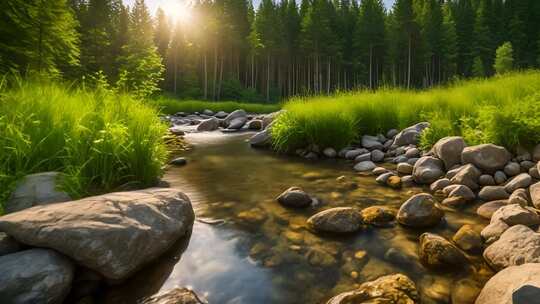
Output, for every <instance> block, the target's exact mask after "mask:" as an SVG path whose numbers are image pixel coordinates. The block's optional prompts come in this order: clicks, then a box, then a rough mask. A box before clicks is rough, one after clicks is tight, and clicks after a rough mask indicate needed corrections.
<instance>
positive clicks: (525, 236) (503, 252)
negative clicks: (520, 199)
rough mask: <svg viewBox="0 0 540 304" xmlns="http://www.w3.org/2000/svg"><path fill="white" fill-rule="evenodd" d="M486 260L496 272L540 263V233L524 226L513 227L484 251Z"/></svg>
mask: <svg viewBox="0 0 540 304" xmlns="http://www.w3.org/2000/svg"><path fill="white" fill-rule="evenodd" d="M484 259H485V260H486V261H487V262H488V263H489V264H490V265H491V267H493V268H494V269H495V270H501V269H504V268H506V267H509V266H515V265H521V264H525V263H540V233H536V232H535V231H534V230H532V229H531V228H529V227H527V226H524V225H516V226H512V227H510V228H508V229H507V230H506V231H505V232H503V234H502V235H501V237H500V238H499V239H498V240H497V241H495V242H494V243H493V244H491V245H489V246H488V247H487V248H486V250H484Z"/></svg>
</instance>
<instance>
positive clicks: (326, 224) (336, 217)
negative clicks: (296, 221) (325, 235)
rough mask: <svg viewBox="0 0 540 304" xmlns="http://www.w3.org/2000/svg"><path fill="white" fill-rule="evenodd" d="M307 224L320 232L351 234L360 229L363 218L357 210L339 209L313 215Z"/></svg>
mask: <svg viewBox="0 0 540 304" xmlns="http://www.w3.org/2000/svg"><path fill="white" fill-rule="evenodd" d="M307 223H308V226H309V227H310V228H311V229H313V230H315V231H318V232H332V233H349V232H355V231H357V230H359V229H360V227H361V226H362V216H361V214H360V212H358V210H356V209H355V208H350V207H337V208H331V209H327V210H324V211H321V212H319V213H317V214H315V215H313V216H312V217H310V218H309V219H308V221H307Z"/></svg>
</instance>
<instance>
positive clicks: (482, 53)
mask: <svg viewBox="0 0 540 304" xmlns="http://www.w3.org/2000/svg"><path fill="white" fill-rule="evenodd" d="M492 19H493V15H492V7H491V0H480V3H479V6H478V9H477V10H476V21H475V25H474V35H475V37H476V38H475V41H474V42H475V50H474V53H475V54H476V57H475V62H474V64H478V63H477V62H476V60H480V62H481V63H482V65H483V67H482V69H481V71H482V75H478V73H474V71H473V75H474V76H477V77H478V76H484V72H488V73H489V74H491V67H492V66H493V60H494V57H495V45H494V43H493V37H492V33H491V31H490V28H489V26H490V22H491V20H492ZM476 70H477V72H478V69H476Z"/></svg>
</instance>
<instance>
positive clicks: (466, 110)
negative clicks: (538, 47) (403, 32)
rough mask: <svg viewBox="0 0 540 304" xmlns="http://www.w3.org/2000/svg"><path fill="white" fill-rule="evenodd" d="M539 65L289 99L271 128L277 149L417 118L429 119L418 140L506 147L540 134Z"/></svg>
mask: <svg viewBox="0 0 540 304" xmlns="http://www.w3.org/2000/svg"><path fill="white" fill-rule="evenodd" d="M539 92H540V72H539V71H527V72H521V73H514V74H508V75H505V76H502V77H495V78H491V79H477V80H470V81H461V82H457V83H455V84H453V85H451V86H448V87H441V88H436V89H431V90H427V91H405V90H399V89H381V90H379V91H376V92H351V93H341V94H337V95H334V96H323V97H305V98H301V97H297V98H292V99H291V100H289V101H288V102H287V103H286V104H285V105H284V109H286V110H287V114H286V115H281V116H280V117H279V118H278V120H277V121H276V123H275V125H274V127H273V129H272V135H273V138H274V142H273V144H274V147H275V148H276V149H277V150H280V151H284V150H291V149H295V148H299V147H305V146H307V145H309V144H317V145H320V146H323V147H325V146H331V147H335V148H341V147H344V146H346V145H348V144H351V143H353V142H355V141H357V140H358V137H359V136H360V135H364V134H372V135H375V134H378V133H383V134H384V133H385V132H386V131H388V130H389V129H391V128H399V129H401V128H405V127H407V126H410V125H412V124H414V123H417V122H420V121H429V122H430V123H431V127H430V128H429V129H428V130H427V131H426V132H424V133H423V136H422V138H421V145H422V147H423V148H429V147H431V146H432V145H433V144H434V143H435V142H436V141H437V140H438V139H440V138H442V137H445V136H449V135H462V136H464V138H465V140H466V141H467V142H468V143H469V144H478V143H489V142H491V143H496V144H500V145H504V146H506V147H509V148H511V149H513V148H516V147H517V146H519V145H521V146H531V145H535V144H538V143H539V142H540V116H538V113H540V112H539V111H540V93H539Z"/></svg>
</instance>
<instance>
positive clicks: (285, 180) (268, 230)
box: [104, 132, 493, 304]
mask: <svg viewBox="0 0 540 304" xmlns="http://www.w3.org/2000/svg"><path fill="white" fill-rule="evenodd" d="M250 135H251V134H249V133H242V134H226V135H224V134H222V133H220V132H211V133H198V134H188V135H186V139H187V140H188V141H189V142H190V143H191V144H193V146H194V147H193V149H191V150H190V151H188V152H186V153H184V155H183V156H185V157H187V158H188V165H186V166H184V167H179V168H171V169H170V170H168V172H167V173H166V176H165V177H164V180H165V181H166V182H168V183H169V184H170V185H171V186H172V187H176V188H179V189H181V190H182V191H184V192H185V193H186V194H187V195H188V196H189V197H190V198H191V201H192V204H193V207H194V209H195V213H196V216H197V218H198V220H197V221H196V222H195V225H194V227H193V231H192V234H191V237H190V238H189V239H188V240H185V241H184V242H180V243H179V244H178V245H177V246H176V247H175V248H174V249H173V250H171V251H170V252H169V253H168V254H167V255H165V256H164V257H163V258H161V259H160V260H159V261H157V262H156V263H154V264H152V265H149V266H148V267H146V268H145V269H144V270H142V271H141V272H140V273H138V274H137V275H136V276H135V277H133V278H132V279H130V280H129V281H128V282H126V283H124V284H122V285H120V286H117V287H115V288H112V289H111V290H109V291H108V292H107V293H106V295H105V297H104V298H105V299H106V302H108V303H136V302H137V301H140V300H141V299H144V298H145V297H148V296H149V295H152V294H154V293H156V292H160V291H166V290H168V289H171V288H174V287H177V286H178V287H184V286H188V287H190V288H192V289H194V290H195V291H196V292H197V293H198V294H199V295H200V296H202V297H204V298H206V299H207V300H208V301H209V302H210V303H213V304H265V303H280V304H292V303H325V302H326V301H327V300H328V299H329V298H330V297H332V296H333V295H336V294H338V293H340V292H343V291H348V290H352V289H354V288H355V286H358V284H360V283H362V282H365V281H369V280H373V279H375V278H377V277H379V276H381V275H386V274H393V273H397V272H400V273H404V274H406V275H408V276H409V277H410V278H411V279H413V280H414V281H415V282H416V284H417V287H418V289H419V291H420V294H421V297H422V303H451V296H452V293H454V297H455V296H456V295H463V294H466V293H468V292H473V291H474V290H475V289H477V288H479V287H481V286H482V285H483V284H484V283H485V281H486V280H487V279H488V278H489V277H490V276H491V275H493V273H492V272H491V270H489V268H488V266H487V265H486V264H485V263H484V262H483V260H482V258H481V256H479V255H476V256H474V255H472V256H469V259H470V261H471V262H470V264H468V265H466V266H465V267H463V269H449V270H445V271H432V270H428V269H426V268H424V267H423V266H422V265H421V264H420V262H419V261H418V258H417V250H418V237H419V235H420V234H421V233H422V232H425V231H431V232H435V233H438V234H441V235H443V236H445V237H446V238H448V239H450V238H451V237H452V235H453V234H454V233H455V232H456V231H457V230H458V229H459V228H460V227H461V226H462V225H463V224H471V225H474V226H475V227H477V228H478V229H481V227H483V226H484V225H486V222H485V221H483V220H481V219H479V218H478V217H477V216H476V215H475V213H474V210H475V207H474V205H473V206H470V207H469V208H467V209H465V210H461V211H451V210H446V211H445V221H444V222H443V223H441V224H440V225H439V226H437V227H435V228H433V229H429V230H412V229H407V228H404V227H401V226H399V225H393V226H390V227H387V228H366V229H364V230H362V231H360V232H358V233H355V234H352V235H347V236H335V235H322V236H321V235H317V234H314V233H312V232H310V231H309V230H308V229H307V227H306V225H305V223H306V219H307V218H308V217H309V216H311V215H313V214H315V213H317V212H318V211H321V210H324V209H326V208H330V207H337V206H353V207H357V208H359V209H362V208H365V207H369V206H372V205H385V206H390V207H394V208H395V209H396V210H397V209H398V208H399V206H400V205H401V204H402V203H403V202H404V201H405V200H406V199H407V198H409V197H410V196H411V195H412V194H414V193H418V192H422V189H421V188H404V189H402V190H394V189H390V188H386V187H383V186H380V185H378V184H377V183H376V182H375V178H374V177H373V176H361V175H358V174H356V173H354V172H353V171H352V169H351V164H350V163H347V162H345V161H343V160H324V161H317V162H310V161H305V160H302V159H300V158H296V157H287V156H281V155H276V154H274V153H272V152H270V151H263V150H256V149H252V148H250V147H249V145H248V144H247V143H246V139H247V138H249V137H250ZM339 176H345V179H344V180H345V181H341V182H339V181H337V180H336V178H337V177H339ZM354 185H356V186H354ZM291 186H300V187H302V188H304V190H305V191H307V192H308V193H310V194H312V195H313V196H315V197H316V198H317V199H318V201H319V202H320V204H319V205H318V206H317V207H311V208H308V209H303V210H297V209H287V208H284V207H282V206H280V205H279V204H278V203H277V202H276V201H275V197H276V196H277V195H279V194H280V193H281V192H283V191H284V190H286V189H287V188H289V187H291ZM391 248H393V249H391ZM389 249H391V251H392V252H394V253H398V255H399V256H401V258H391V257H389V255H388V254H386V253H387V252H388V250H389Z"/></svg>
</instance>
